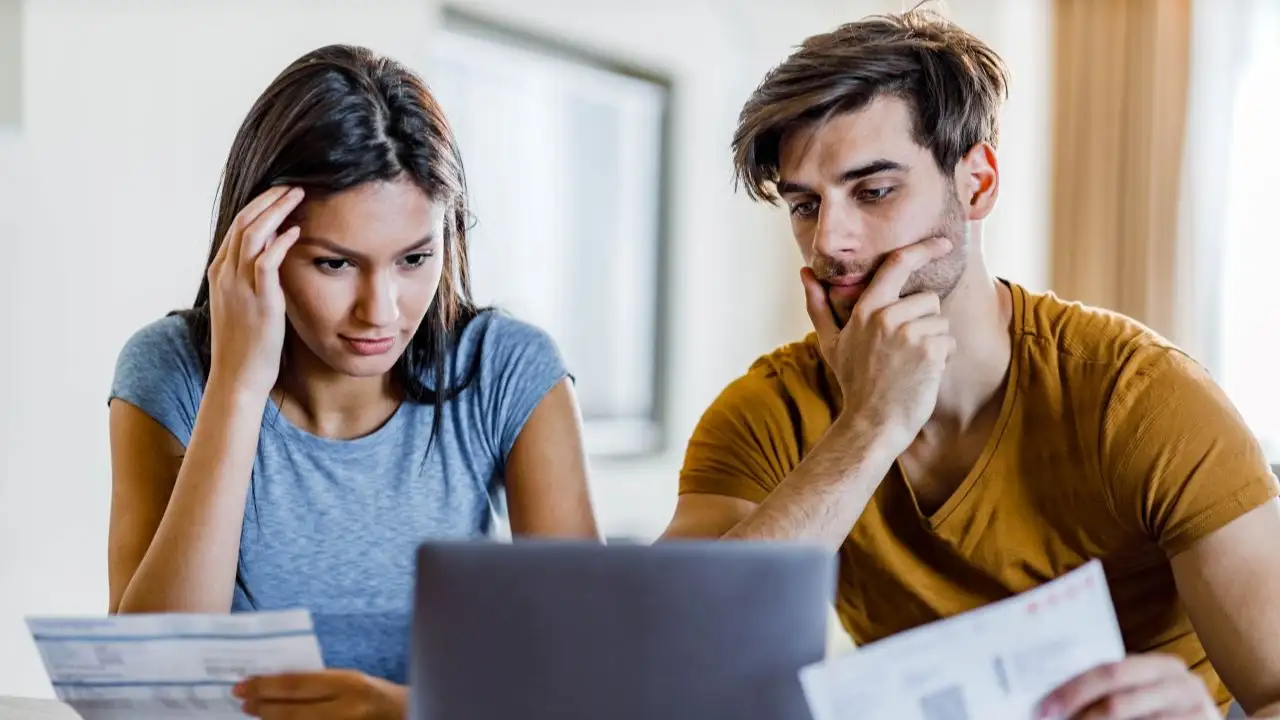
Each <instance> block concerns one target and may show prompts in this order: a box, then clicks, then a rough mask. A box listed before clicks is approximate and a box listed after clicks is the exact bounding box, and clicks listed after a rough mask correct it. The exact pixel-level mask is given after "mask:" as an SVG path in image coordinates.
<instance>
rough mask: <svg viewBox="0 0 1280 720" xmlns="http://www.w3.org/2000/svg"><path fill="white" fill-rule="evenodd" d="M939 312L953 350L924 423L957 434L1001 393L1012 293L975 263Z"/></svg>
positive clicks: (1006, 365) (1009, 351)
mask: <svg viewBox="0 0 1280 720" xmlns="http://www.w3.org/2000/svg"><path fill="white" fill-rule="evenodd" d="M942 313H943V315H945V316H946V317H947V319H948V320H950V322H951V335H952V337H954V338H955V339H956V352H955V354H954V355H953V356H952V357H951V360H950V361H949V362H948V363H947V369H946V371H945V374H944V375H943V378H942V387H941V388H940V390H939V392H938V404H937V406H936V408H935V409H934V412H933V416H932V417H931V418H930V419H929V425H930V426H932V427H933V428H935V429H938V430H941V431H943V432H946V433H948V434H950V433H957V434H958V433H960V432H963V431H964V430H965V429H966V428H968V427H969V426H970V425H971V424H972V423H973V422H974V420H975V419H976V418H978V416H979V415H981V414H982V411H983V410H984V408H987V407H989V405H990V403H991V402H992V401H993V399H994V398H996V397H997V396H1001V395H1003V391H1004V388H1005V386H1006V383H1007V380H1008V373H1009V361H1010V359H1011V357H1012V352H1013V350H1012V340H1011V335H1010V332H1009V326H1010V323H1011V322H1012V319H1013V294H1012V292H1011V291H1010V289H1009V288H1008V286H1006V285H1005V284H1004V283H1002V282H999V281H998V280H996V279H995V278H994V277H992V276H991V275H990V274H988V273H987V271H986V268H985V267H984V266H983V265H982V263H981V262H975V263H973V264H972V265H971V267H970V272H966V273H965V276H964V277H963V278H962V279H961V281H960V284H959V285H958V286H956V289H955V290H954V291H952V293H951V295H949V296H948V297H947V299H946V300H945V301H943V303H942Z"/></svg>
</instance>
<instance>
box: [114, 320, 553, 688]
mask: <svg viewBox="0 0 1280 720" xmlns="http://www.w3.org/2000/svg"><path fill="white" fill-rule="evenodd" d="M451 365H452V368H453V370H451V374H452V375H454V377H455V380H456V379H458V378H460V377H461V376H463V375H465V374H466V373H467V372H468V371H470V370H472V369H474V372H475V375H474V377H473V379H472V381H471V383H470V384H469V385H468V386H467V387H466V389H464V390H463V391H462V392H461V393H460V394H459V395H458V396H457V397H456V398H454V399H453V400H451V401H449V402H447V403H445V405H444V408H443V415H442V418H441V424H440V428H439V432H438V434H437V436H436V439H435V445H434V447H432V448H431V453H430V456H428V455H427V443H428V440H429V438H430V436H431V428H432V423H433V422H434V418H433V413H434V407H433V406H432V405H422V404H416V403H413V402H410V401H405V402H404V403H403V404H402V405H401V406H400V408H399V409H398V410H397V411H396V412H395V414H394V415H392V417H391V418H390V419H389V420H388V421H387V422H386V423H385V424H384V425H383V426H382V427H381V428H379V429H378V430H376V431H375V432H373V433H372V434H370V435H367V436H365V437H362V438H358V439H355V440H330V439H326V438H322V437H319V436H316V435H312V434H310V433H308V432H305V431H303V430H301V429H299V428H298V427H296V426H294V425H292V424H291V423H290V422H289V421H288V420H286V419H285V418H284V416H283V415H281V414H280V413H279V412H278V411H276V409H275V408H274V406H273V405H271V404H268V406H267V407H266V408H265V411H264V413H263V422H262V432H261V435H260V438H259V440H258V455H257V458H256V459H255V461H254V465H253V476H252V478H251V481H250V490H249V493H248V495H247V497H246V502H245V514H244V527H243V530H242V531H241V535H240V565H239V573H240V577H241V579H242V580H243V583H244V586H245V587H247V589H248V591H249V592H248V595H247V596H246V595H245V593H244V592H243V591H242V590H241V589H240V588H239V587H237V589H236V592H235V597H234V599H233V601H232V611H233V612H238V611H245V610H268V609H284V608H307V609H309V610H310V611H311V613H312V616H313V617H314V619H315V624H316V632H317V635H318V637H319V640H320V646H321V650H322V652H323V654H324V659H325V664H326V666H328V667H343V668H355V669H358V670H361V671H363V672H366V673H368V674H370V675H375V676H378V677H382V678H386V679H388V680H391V681H393V682H398V683H402V684H403V683H405V681H406V675H407V666H408V658H409V631H410V622H411V611H410V604H411V600H412V592H413V577H414V553H415V550H416V548H417V545H418V544H419V543H420V542H421V541H423V540H427V539H460V538H473V537H478V536H486V535H489V534H490V533H491V532H492V531H493V530H494V526H493V519H494V517H495V515H496V514H497V512H500V508H501V507H502V506H503V503H502V498H503V469H504V466H505V461H506V458H507V456H508V453H510V451H511V447H512V445H513V444H514V443H515V440H516V436H517V435H519V433H520V429H521V428H522V427H523V426H524V423H525V421H526V420H527V419H528V417H529V415H530V413H532V412H533V409H534V408H535V407H536V406H537V404H538V403H539V401H541V399H542V398H543V397H544V396H545V395H546V394H547V392H548V391H550V390H551V388H553V387H554V386H555V385H556V384H557V383H559V382H560V381H561V380H562V379H564V378H565V377H566V376H567V373H566V370H565V367H564V362H563V360H562V359H561V356H560V353H559V352H558V350H557V349H556V346H555V344H554V343H553V342H552V340H551V339H550V338H549V337H548V336H547V334H546V333H544V332H543V331H541V330H539V329H537V328H535V327H533V326H531V325H528V324H525V323H522V322H520V321H517V320H514V319H512V318H511V317H509V316H506V315H503V314H500V313H498V312H493V311H491V312H485V313H482V314H481V315H480V316H479V317H477V318H476V319H474V320H472V321H471V323H470V324H469V325H468V326H467V327H466V328H465V329H464V330H463V331H462V333H461V334H460V335H459V338H458V343H457V346H456V352H455V356H454V361H453V362H452V363H451ZM424 380H428V381H429V379H428V378H424ZM203 394H204V380H203V373H202V372H201V370H200V366H199V360H198V358H197V355H196V351H195V348H194V347H193V345H192V343H191V339H190V334H189V333H188V331H187V325H186V322H185V321H184V320H183V319H182V318H180V317H177V316H170V317H166V318H164V319H162V320H158V321H156V322H154V323H152V324H150V325H148V326H146V327H144V328H142V329H141V330H139V331H138V332H137V333H135V334H134V335H133V337H132V338H130V339H129V341H128V342H127V343H126V345H125V347H124V349H123V351H122V352H121V354H120V357H119V360H118V362H117V365H116V374H115V381H114V383H113V386H112V391H111V397H112V398H120V399H121V400H124V401H126V402H129V403H130V404H132V405H135V406H137V407H138V408H139V409H141V410H142V411H143V412H145V413H146V414H147V415H149V416H150V417H152V418H153V419H155V420H156V422H158V423H160V424H161V425H162V426H164V427H165V428H166V429H167V430H168V431H169V432H170V433H172V434H173V436H174V437H176V438H177V439H178V441H179V442H181V443H182V445H183V446H184V447H185V446H186V445H187V443H188V442H189V441H190V439H191V432H192V428H193V427H194V425H195V419H196V411H197V409H198V408H199V407H200V399H201V397H202V396H203ZM250 600H252V603H251V602H250ZM445 621H446V622H447V620H445Z"/></svg>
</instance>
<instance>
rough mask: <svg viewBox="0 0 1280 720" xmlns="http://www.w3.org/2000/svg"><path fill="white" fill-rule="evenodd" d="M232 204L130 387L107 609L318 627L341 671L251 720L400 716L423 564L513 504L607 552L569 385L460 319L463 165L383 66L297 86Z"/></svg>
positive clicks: (465, 311) (311, 681) (125, 354)
mask: <svg viewBox="0 0 1280 720" xmlns="http://www.w3.org/2000/svg"><path fill="white" fill-rule="evenodd" d="M219 196H220V198H219V204H218V214H217V221H216V230H215V232H214V241H213V247H212V248H211V251H210V254H209V261H208V269H207V273H206V279H205V281H204V282H203V283H202V284H201V287H200V290H199V292H198V293H197V295H196V300H195V305H194V308H193V309H192V310H190V311H186V312H183V313H178V314H174V315H171V316H169V317H166V318H164V319H162V320H159V321H157V322H155V323H153V324H151V325H148V326H147V327H144V328H143V329H142V330H140V331H139V332H137V333H136V334H135V335H134V336H133V337H132V338H131V339H130V340H129V342H128V343H127V344H126V346H125V348H124V350H123V351H122V353H121V355H120V358H119V361H118V364H117V368H116V376H115V382H114V385H113V388H112V393H111V399H112V401H111V403H110V416H111V457H112V477H113V499H112V508H111V531H110V561H109V570H110V573H109V574H110V586H111V610H112V612H119V613H136V612H156V611H164V612H214V613H218V612H227V611H243V610H253V609H271V608H285V607H299V606H301V607H306V608H309V609H310V610H311V612H312V614H313V616H314V618H315V622H316V631H317V634H318V636H319V640H320V644H321V647H322V650H323V652H324V656H325V662H326V667H329V668H340V670H331V671H326V672H324V673H318V674H314V675H304V676H290V677H287V678H260V679H253V680H251V681H249V682H247V683H244V684H242V686H240V687H238V688H237V692H238V694H240V695H241V696H242V697H244V699H245V705H246V710H247V711H248V712H250V713H251V714H256V715H260V716H261V717H293V716H294V714H296V716H298V717H306V718H320V719H321V720H323V719H324V718H331V717H333V718H336V717H352V716H360V717H365V716H366V715H361V714H358V712H364V711H369V710H372V711H373V712H372V713H371V714H370V715H369V716H372V717H380V716H384V715H385V716H386V717H403V714H404V701H405V690H404V688H403V687H402V684H403V683H404V682H405V676H406V664H407V658H408V649H407V643H408V635H409V626H410V611H409V603H410V600H411V586H412V578H413V564H412V563H413V556H414V548H415V547H416V545H417V544H418V543H419V542H420V541H421V540H423V539H426V538H469V537H476V536H482V535H485V534H487V533H488V532H489V531H490V530H491V517H492V516H493V514H494V513H493V512H492V507H493V505H494V503H495V502H496V501H499V500H505V505H506V511H507V513H508V516H509V520H510V525H511V530H512V532H513V534H515V535H540V536H560V537H580V538H593V539H594V538H598V534H597V529H596V525H595V521H594V519H593V516H592V510H591V503H590V499H589V495H588V490H587V470H586V461H585V459H584V453H583V449H582V441H581V427H580V421H579V415H578V410H577V404H576V400H575V398H574V393H573V388H572V385H571V383H570V380H569V378H568V376H567V374H566V371H565V368H564V366H563V364H562V361H561V358H560V356H559V354H558V352H557V350H556V348H555V346H554V345H553V343H552V342H551V340H550V339H549V338H548V337H547V336H546V335H545V334H544V333H542V332H540V331H539V330H537V329H535V328H533V327H531V326H529V325H525V324H522V323H520V322H517V321H515V320H513V319H510V318H508V317H506V316H503V315H501V314H498V313H496V312H482V311H479V310H477V309H476V308H475V307H474V306H473V305H472V302H471V299H470V290H469V287H468V280H467V253H466V222H467V218H468V213H467V198H466V187H465V182H464V178H463V172H462V164H461V161H460V159H459V156H458V151H457V147H456V145H455V142H454V138H453V135H452V132H451V130H450V128H449V126H448V123H447V122H446V121H445V117H444V115H443V113H442V112H441V110H440V108H439V106H438V105H436V103H435V100H434V99H433V98H432V96H431V95H430V93H429V92H428V90H427V89H426V87H425V86H424V84H423V83H422V81H421V80H420V79H419V78H418V77H416V76H415V75H414V74H413V73H411V72H410V71H409V70H407V69H406V68H404V67H403V66H401V65H399V64H397V63H395V62H394V61H391V60H388V59H385V58H380V57H377V56H376V55H374V54H372V53H371V52H369V51H367V50H364V49H361V48H353V47H347V46H331V47H325V48H322V49H320V50H317V51H315V52H312V53H310V54H308V55H306V56H304V57H302V58H300V59H299V60H297V61H296V62H295V63H293V64H292V65H291V66H290V67H288V68H287V69H286V70H285V71H284V72H283V73H282V74H281V75H280V76H278V77H277V78H276V79H275V81H274V82H273V83H272V84H271V86H270V87H268V88H267V90H266V91H265V93H264V94H263V95H262V96H261V97H260V98H259V99H258V101H257V102H256V103H255V105H254V106H253V108H252V109H251V110H250V112H249V115H248V117H247V118H246V119H245V121H244V124H243V125H242V126H241V128H240V131H239V133H238V134H237V136H236V138H235V142H234V143H233V145H232V147H231V153H230V156H229V158H228V160H227V164H226V168H225V170H224V174H223V178H222V186H221V189H220V193H219ZM357 711H358V712H357ZM289 713H294V714H289Z"/></svg>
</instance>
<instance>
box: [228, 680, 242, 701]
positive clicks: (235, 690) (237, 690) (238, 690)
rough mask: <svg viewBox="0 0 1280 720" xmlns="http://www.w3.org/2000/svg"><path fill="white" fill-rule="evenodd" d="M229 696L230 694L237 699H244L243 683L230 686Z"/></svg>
mask: <svg viewBox="0 0 1280 720" xmlns="http://www.w3.org/2000/svg"><path fill="white" fill-rule="evenodd" d="M231 694H232V695H235V696H236V697H238V698H243V697H244V683H243V682H238V683H236V684H235V685H232V686H231Z"/></svg>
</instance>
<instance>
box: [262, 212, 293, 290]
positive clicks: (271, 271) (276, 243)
mask: <svg viewBox="0 0 1280 720" xmlns="http://www.w3.org/2000/svg"><path fill="white" fill-rule="evenodd" d="M301 235H302V228H300V227H298V226H297V225H294V226H293V227H291V228H289V229H288V230H285V231H284V232H282V233H280V235H278V236H277V237H276V239H275V240H272V241H271V242H270V243H269V244H268V245H267V249H266V250H263V251H262V254H261V255H259V256H258V259H257V261H256V262H254V271H253V272H254V276H253V284H254V289H255V290H257V289H261V288H263V287H266V286H267V284H268V283H271V282H273V281H274V282H279V281H280V264H281V263H282V262H284V256H285V255H287V254H289V248H291V247H293V246H294V243H296V242H298V238H299V237H300V236H301Z"/></svg>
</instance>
